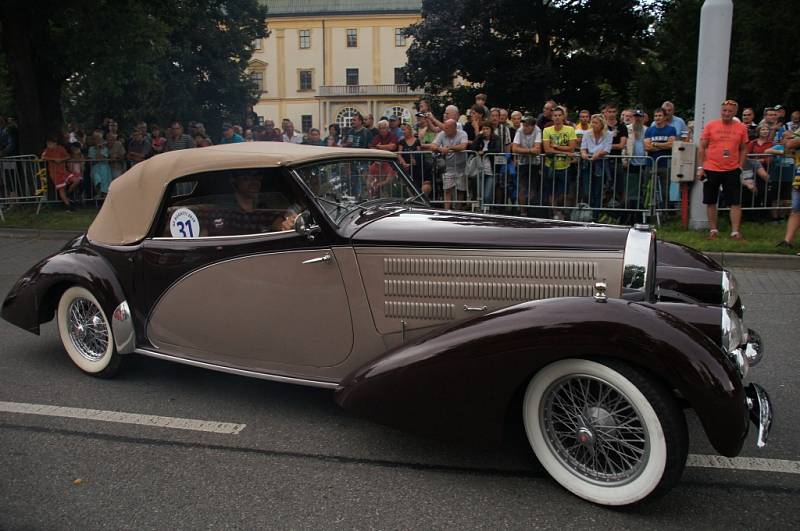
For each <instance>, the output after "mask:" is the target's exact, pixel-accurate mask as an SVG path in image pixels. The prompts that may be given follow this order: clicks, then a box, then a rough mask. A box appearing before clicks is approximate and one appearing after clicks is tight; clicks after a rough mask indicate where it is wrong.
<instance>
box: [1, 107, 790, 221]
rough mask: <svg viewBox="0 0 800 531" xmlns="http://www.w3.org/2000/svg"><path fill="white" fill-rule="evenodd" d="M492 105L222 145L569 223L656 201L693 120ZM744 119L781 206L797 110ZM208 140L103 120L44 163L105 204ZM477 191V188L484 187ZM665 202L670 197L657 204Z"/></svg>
mask: <svg viewBox="0 0 800 531" xmlns="http://www.w3.org/2000/svg"><path fill="white" fill-rule="evenodd" d="M488 100H489V98H488V97H487V96H486V95H485V94H478V95H477V96H476V97H475V103H474V105H472V106H471V107H470V108H469V109H468V110H467V111H466V113H464V114H463V115H462V113H461V112H460V111H459V109H458V108H457V107H456V106H454V105H448V106H447V107H445V109H444V112H443V115H442V116H441V118H440V117H439V116H437V115H435V114H434V113H433V112H432V111H431V106H430V103H429V102H428V101H427V100H425V99H423V100H420V101H419V104H418V108H417V110H416V112H415V114H414V116H413V117H412V118H411V120H406V121H404V120H403V119H402V117H398V116H382V117H380V118H379V119H377V120H376V119H375V117H374V116H373V115H371V114H366V115H363V116H362V115H361V114H356V115H354V116H353V117H352V121H351V123H350V124H348V126H347V127H344V128H342V127H340V125H339V124H331V125H330V126H329V127H328V128H327V131H326V133H327V134H326V135H325V136H323V134H322V132H321V131H320V130H319V129H316V128H312V129H310V130H308V131H307V132H305V133H302V132H299V131H297V130H296V129H295V127H294V124H293V123H292V121H291V120H288V119H283V120H282V121H281V122H280V127H278V126H277V125H276V123H275V122H274V121H273V120H271V119H266V120H264V121H263V122H262V123H258V122H257V117H256V116H252V117H251V118H248V119H247V120H246V121H245V123H244V125H238V124H231V123H226V124H224V125H223V127H222V131H221V134H220V136H219V137H217V138H215V140H216V143H218V144H228V143H237V142H261V141H264V142H289V143H295V144H308V145H316V146H327V147H354V148H368V149H379V150H385V151H391V152H397V153H398V162H399V164H400V165H401V167H403V168H404V170H405V172H406V173H407V174H408V175H409V176H410V177H411V178H412V180H413V181H414V184H415V185H416V186H417V188H418V189H419V190H420V191H422V192H423V193H425V194H426V195H428V196H429V197H430V198H431V199H434V200H437V201H441V202H442V203H443V205H444V206H445V207H446V208H459V207H461V206H462V205H465V204H466V203H465V202H464V201H465V200H466V199H468V198H470V197H471V198H473V199H478V200H480V202H482V204H484V205H489V208H495V209H497V208H500V206H501V205H509V204H511V205H516V206H517V207H518V210H517V212H518V213H520V214H521V215H527V214H528V211H529V209H530V207H532V206H542V205H547V206H549V207H550V208H549V209H547V210H542V209H541V208H539V209H538V210H536V212H535V214H536V215H540V216H541V215H545V216H552V217H554V218H563V217H566V216H569V215H570V214H569V212H570V211H569V210H567V209H570V208H571V209H572V214H573V215H574V214H575V212H574V210H575V208H576V207H577V206H581V205H582V206H584V207H587V209H588V210H587V211H588V212H590V213H591V214H590V215H592V216H595V219H596V217H597V215H598V213H599V214H600V215H603V212H601V210H602V209H608V210H614V209H617V210H622V211H624V210H626V209H627V210H638V209H641V208H642V207H643V206H644V205H645V203H646V202H647V201H648V198H649V197H650V191H651V188H648V179H649V176H650V175H656V176H657V177H659V179H658V180H659V181H660V182H662V183H666V186H667V187H668V186H669V184H668V183H669V171H670V155H671V153H672V146H673V143H674V142H675V141H676V140H691V139H692V138H693V137H694V131H693V124H692V122H691V121H689V122H687V121H685V120H684V119H683V118H681V117H680V116H677V115H675V106H674V105H673V104H672V103H671V102H669V101H665V102H664V103H663V104H662V105H661V106H660V107H659V108H657V109H654V110H643V109H636V108H620V107H619V106H618V105H616V104H614V103H606V104H604V105H603V106H602V107H601V108H600V109H598V110H596V111H594V112H593V111H591V110H589V109H581V110H579V111H577V112H573V113H570V111H569V110H568V109H567V107H566V106H564V105H559V104H558V103H557V102H555V101H553V100H548V101H546V102H545V103H544V105H543V106H542V110H541V112H540V113H539V114H538V115H536V116H534V115H531V114H526V113H523V112H521V111H519V110H508V109H504V108H501V107H492V106H490V105H489V104H488ZM737 120H739V121H740V122H741V123H742V124H743V125H744V126H745V127H746V128H747V133H748V137H749V140H750V141H749V144H748V152H749V153H750V154H752V156H751V157H750V158H749V160H748V167H747V168H745V169H746V170H747V171H745V174H744V178H743V180H742V185H743V190H744V192H743V193H745V194H751V199H754V198H755V197H756V196H757V195H758V197H761V198H762V199H763V201H765V202H764V203H763V204H767V203H766V201H767V200H769V201H770V204H774V205H777V204H778V201H779V199H780V198H778V197H771V198H767V196H766V195H765V194H766V191H767V189H768V187H769V186H770V182H771V181H775V175H776V171H779V170H781V171H783V173H785V174H787V175H792V174H793V166H794V161H793V159H792V158H791V157H790V155H791V154H792V153H789V152H788V151H787V150H786V147H785V143H786V142H785V139H787V138H788V137H787V136H786V135H785V133H786V132H787V131H789V132H792V133H795V132H798V135H800V111H794V112H792V113H791V114H790V115H789V116H788V117H787V114H786V109H785V108H784V107H783V106H781V105H776V106H774V107H769V108H766V109H764V110H763V112H762V113H761V120H760V121H757V117H756V112H755V111H754V109H752V108H744V109H742V112H741V117H740V118H737ZM789 136H791V135H789ZM14 137H15V125H14V124H7V123H6V122H5V120H2V119H0V150H2V152H3V153H4V156H5V155H8V154H14V151H13V150H14V149H15V145H14ZM695 140H696V139H695ZM213 144H214V141H213V140H212V138H211V136H210V135H209V133H208V132H207V131H206V129H205V126H204V125H203V124H202V123H199V122H188V123H187V127H186V129H184V127H183V124H182V123H181V122H177V121H176V122H172V123H171V124H169V127H167V128H166V129H165V130H162V129H161V127H160V126H159V125H151V126H148V124H147V123H145V122H143V121H140V122H138V123H136V124H135V125H134V127H133V128H132V129H131V130H130V131H128V132H127V135H124V134H122V133H121V132H120V130H119V125H118V123H117V122H116V121H115V120H114V119H112V118H106V119H104V120H103V122H102V123H101V124H100V125H99V126H97V127H95V128H94V129H93V130H91V132H86V131H84V130H83V129H82V128H81V127H79V126H78V125H77V124H74V123H73V124H70V126H69V129H68V132H67V133H66V134H65V135H64V137H63V138H61V137H58V138H50V139H48V143H47V147H46V149H45V150H44V152H43V153H42V158H43V159H45V160H47V161H48V163H49V171H48V173H49V175H50V179H51V180H52V182H53V184H54V185H55V188H56V189H57V190H58V195H59V198H60V199H61V200H62V201H63V202H64V204H65V206H67V207H68V208H72V200H71V199H70V197H73V198H75V197H76V196H80V194H81V191H84V193H83V195H82V196H83V197H93V198H95V197H101V198H102V197H103V196H104V194H105V193H107V191H108V186H109V184H110V182H111V181H112V180H113V179H115V178H116V177H117V176H119V175H120V174H121V173H122V172H124V171H125V169H126V168H128V167H130V166H132V165H135V164H137V163H138V162H141V161H143V160H145V159H147V158H149V157H152V156H154V155H157V154H159V153H163V152H166V151H173V150H179V149H190V148H202V147H205V146H210V145H213ZM463 151H470V152H475V153H478V154H480V155H482V157H480V158H479V161H478V162H475V163H471V162H470V161H471V159H472V157H466V156H464V154H460V155H457V154H459V152H463ZM429 153H430V154H432V155H435V156H430V155H428V154H429ZM425 155H427V156H425ZM789 166H792V167H789ZM476 177H479V178H476ZM789 180H791V179H789ZM478 184H482V189H480V190H478V189H477V188H478ZM650 185H651V186H652V183H650ZM667 195H668V191H667V190H663V191H662V195H661V196H660V199H659V201H661V203H660V205H659V206H663V205H664V202H666V200H667V198H666V197H663V196H667ZM559 205H560V206H562V207H564V208H558V206H559ZM565 212H567V213H565ZM773 215H774V216H776V217H777V216H778V215H779V214H778V212H777V211H775V213H774V214H773Z"/></svg>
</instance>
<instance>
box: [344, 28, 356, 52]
mask: <svg viewBox="0 0 800 531" xmlns="http://www.w3.org/2000/svg"><path fill="white" fill-rule="evenodd" d="M357 46H358V30H357V29H349V30H347V47H348V48H355V47H357Z"/></svg>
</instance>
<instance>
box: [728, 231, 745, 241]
mask: <svg viewBox="0 0 800 531" xmlns="http://www.w3.org/2000/svg"><path fill="white" fill-rule="evenodd" d="M731 240H736V241H737V242H743V241H744V236H742V233H741V232H731Z"/></svg>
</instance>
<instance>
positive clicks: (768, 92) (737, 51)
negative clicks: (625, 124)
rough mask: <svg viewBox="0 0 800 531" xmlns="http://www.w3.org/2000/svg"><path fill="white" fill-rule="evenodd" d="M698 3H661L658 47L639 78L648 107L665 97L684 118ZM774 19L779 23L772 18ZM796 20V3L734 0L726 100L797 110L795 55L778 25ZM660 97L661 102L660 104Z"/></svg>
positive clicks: (689, 102) (690, 94)
mask: <svg viewBox="0 0 800 531" xmlns="http://www.w3.org/2000/svg"><path fill="white" fill-rule="evenodd" d="M702 6H703V0H670V1H665V2H662V9H663V15H662V16H661V17H660V19H659V22H658V24H657V25H656V26H655V40H656V42H657V46H656V47H655V48H654V49H653V51H652V52H651V53H650V54H649V56H648V58H647V61H646V67H645V68H643V69H642V70H641V71H640V73H639V76H638V82H639V89H640V90H639V96H640V98H641V99H642V101H644V102H645V103H647V104H648V105H649V106H650V107H652V106H655V105H658V104H660V103H661V102H662V101H663V100H664V99H665V98H666V97H667V96H669V98H671V99H674V101H675V103H676V106H677V107H678V109H679V110H682V111H683V112H686V113H687V115H688V114H689V113H690V111H691V107H692V106H693V105H694V92H695V78H696V73H697V44H698V42H699V39H700V11H701V8H702ZM776 17H779V18H776ZM799 19H800V2H797V1H796V0H773V1H771V2H769V3H768V4H764V2H762V1H760V0H736V1H735V2H734V7H733V28H732V30H731V50H730V64H729V70H728V96H729V97H731V98H734V99H736V100H737V101H739V102H740V104H741V105H744V106H747V107H754V108H755V109H756V114H757V115H759V114H760V112H761V110H762V109H763V108H764V107H766V106H772V105H776V104H778V103H781V104H783V105H786V106H790V107H791V108H797V107H798V106H800V54H798V53H797V51H796V49H795V46H794V41H796V40H797V39H796V38H795V37H794V35H793V34H792V32H791V30H789V29H788V27H786V28H785V29H786V30H787V31H784V28H783V24H782V23H781V21H782V20H785V21H795V20H799ZM659 98H660V99H659Z"/></svg>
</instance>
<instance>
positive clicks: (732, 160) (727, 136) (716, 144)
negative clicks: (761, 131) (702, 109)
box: [697, 100, 747, 240]
mask: <svg viewBox="0 0 800 531" xmlns="http://www.w3.org/2000/svg"><path fill="white" fill-rule="evenodd" d="M738 108H739V104H738V103H736V102H735V101H733V100H725V101H724V102H722V106H721V107H720V119H719V120H711V121H710V122H708V123H707V124H706V126H705V127H704V128H703V133H702V134H701V135H700V147H699V149H698V150H697V178H698V179H700V180H701V181H703V203H704V204H705V205H706V209H707V211H708V223H709V226H710V231H709V233H708V237H707V239H709V240H716V239H717V235H718V234H719V231H718V230H717V199H718V197H719V187H720V185H721V186H722V193H723V195H724V197H725V203H726V204H727V205H728V207H730V209H731V214H730V216H731V239H732V240H742V239H743V238H742V234H741V233H740V232H739V227H740V225H741V223H742V205H741V188H742V185H741V174H742V166H743V165H744V162H745V159H746V157H747V127H746V126H744V125H743V124H742V123H741V122H738V121H734V119H733V117H734V116H736V111H737V110H738Z"/></svg>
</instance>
